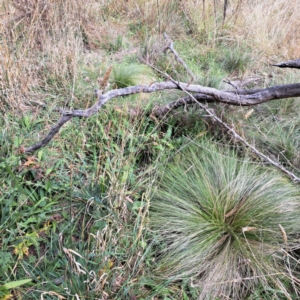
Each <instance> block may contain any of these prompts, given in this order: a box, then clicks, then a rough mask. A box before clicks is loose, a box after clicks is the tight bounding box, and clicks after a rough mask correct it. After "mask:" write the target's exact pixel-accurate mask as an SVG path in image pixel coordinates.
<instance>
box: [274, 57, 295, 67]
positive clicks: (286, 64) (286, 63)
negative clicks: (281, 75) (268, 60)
mask: <svg viewBox="0 0 300 300" xmlns="http://www.w3.org/2000/svg"><path fill="white" fill-rule="evenodd" d="M273 66H275V67H279V68H294V69H300V59H295V60H287V61H284V62H281V63H278V64H275V65H273Z"/></svg>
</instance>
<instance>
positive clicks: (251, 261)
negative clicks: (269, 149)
mask: <svg viewBox="0 0 300 300" xmlns="http://www.w3.org/2000/svg"><path fill="white" fill-rule="evenodd" d="M299 201H300V195H299V190H298V188H296V187H295V186H293V185H292V184H291V183H289V182H288V180H287V179H286V178H284V177H282V176H281V175H280V174H278V173H276V172H275V171H272V170H268V169H267V170H266V169H262V167H261V166H259V165H255V164H251V163H250V161H248V160H247V159H244V160H240V159H239V158H238V156H237V155H236V154H235V153H234V152H232V151H229V150H225V151H222V152H220V150H219V149H218V148H217V147H216V146H214V145H211V144H208V143H206V144H202V145H201V147H197V146H192V147H188V149H187V150H185V151H184V152H182V153H181V154H179V155H177V156H176V157H175V158H174V161H172V162H170V163H168V164H167V165H166V168H165V169H164V170H163V171H161V182H160V185H159V187H158V189H157V191H156V193H155V194H154V196H153V199H152V204H151V213H150V221H151V226H152V228H153V229H155V230H156V231H157V233H158V234H159V242H160V243H162V244H163V245H165V246H164V247H165V248H164V249H163V250H162V252H161V256H160V265H159V267H158V272H159V273H160V274H163V276H165V277H166V278H167V279H169V280H174V279H176V280H178V279H187V278H191V282H192V285H193V286H194V287H196V286H197V287H198V288H199V293H200V299H216V298H217V297H230V298H231V299H245V297H246V296H247V295H249V294H251V293H252V292H253V291H254V290H255V289H256V288H257V287H258V286H263V287H264V288H263V289H264V291H267V290H268V289H279V290H281V292H280V293H281V294H282V295H285V296H286V295H287V294H288V293H289V292H290V290H289V287H291V285H290V283H291V279H290V278H288V277H289V276H288V275H286V274H287V271H286V270H285V265H284V257H283V256H284V254H283V252H282V251H283V250H282V249H287V248H288V247H289V243H290V242H291V235H292V234H293V233H295V232H296V230H297V228H299V226H300V221H299V218H298V217H297V216H298V215H299V203H300V202H299ZM279 224H280V226H282V227H281V228H284V231H285V234H286V236H285V237H284V238H283V236H282V232H281V230H280V226H279ZM289 271H290V272H291V273H292V272H293V270H292V267H291V266H289Z"/></svg>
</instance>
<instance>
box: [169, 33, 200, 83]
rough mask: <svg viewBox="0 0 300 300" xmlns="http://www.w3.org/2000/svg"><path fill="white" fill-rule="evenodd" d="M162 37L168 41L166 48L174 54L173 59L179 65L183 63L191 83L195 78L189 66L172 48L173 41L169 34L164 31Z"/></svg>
mask: <svg viewBox="0 0 300 300" xmlns="http://www.w3.org/2000/svg"><path fill="white" fill-rule="evenodd" d="M164 38H165V39H166V40H167V42H168V44H167V47H166V49H170V51H171V52H172V53H173V54H174V57H175V60H176V61H177V62H179V63H180V64H181V65H183V67H184V68H185V69H186V71H187V73H188V74H189V75H190V76H191V80H190V83H192V82H193V81H194V80H195V76H194V74H193V73H192V71H191V70H190V69H189V67H188V66H187V64H186V63H185V62H184V61H183V60H182V59H181V58H180V56H179V55H178V53H177V51H176V50H175V49H174V43H173V41H172V40H171V39H170V38H169V36H168V35H167V34H166V33H164Z"/></svg>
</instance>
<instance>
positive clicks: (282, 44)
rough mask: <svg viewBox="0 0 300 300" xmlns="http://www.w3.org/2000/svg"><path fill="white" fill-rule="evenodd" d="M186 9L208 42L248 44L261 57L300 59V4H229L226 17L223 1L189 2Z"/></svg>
mask: <svg viewBox="0 0 300 300" xmlns="http://www.w3.org/2000/svg"><path fill="white" fill-rule="evenodd" d="M182 10H183V12H184V14H185V16H186V18H187V19H188V21H189V24H190V26H191V28H192V30H193V31H194V33H195V34H196V35H200V36H201V37H202V38H203V41H204V43H210V44H211V43H213V44H214V43H215V42H216V40H220V39H221V40H227V41H237V42H239V43H242V42H245V43H246V44H247V45H248V46H250V47H251V48H253V49H254V50H256V51H257V53H260V54H259V55H260V56H261V57H262V56H267V57H273V56H275V57H276V58H277V57H284V58H297V57H299V56H300V50H299V47H298V45H299V39H300V34H299V33H300V29H299V28H300V26H299V25H300V2H295V1H292V0H289V1H284V0H275V1H242V0H235V1H228V6H227V9H226V15H225V17H224V3H223V1H214V2H213V1H210V2H206V1H205V2H204V1H191V0H188V1H186V2H185V3H184V4H182Z"/></svg>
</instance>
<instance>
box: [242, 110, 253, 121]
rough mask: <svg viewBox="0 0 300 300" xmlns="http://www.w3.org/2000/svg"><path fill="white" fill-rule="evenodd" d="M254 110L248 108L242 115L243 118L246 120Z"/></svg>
mask: <svg viewBox="0 0 300 300" xmlns="http://www.w3.org/2000/svg"><path fill="white" fill-rule="evenodd" d="M253 112H254V109H253V108H252V109H250V110H249V111H248V112H247V113H246V114H245V116H244V118H245V120H247V119H248V118H249V117H250V116H251V115H252V114H253Z"/></svg>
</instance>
